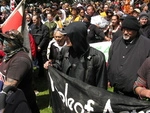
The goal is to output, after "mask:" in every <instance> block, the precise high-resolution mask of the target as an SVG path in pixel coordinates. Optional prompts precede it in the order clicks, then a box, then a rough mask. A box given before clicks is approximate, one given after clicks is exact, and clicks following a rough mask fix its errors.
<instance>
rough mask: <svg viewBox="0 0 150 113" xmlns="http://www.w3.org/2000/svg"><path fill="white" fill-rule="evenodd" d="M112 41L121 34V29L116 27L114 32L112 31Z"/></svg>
mask: <svg viewBox="0 0 150 113" xmlns="http://www.w3.org/2000/svg"><path fill="white" fill-rule="evenodd" d="M112 36H113V38H112V40H111V41H112V42H114V41H115V40H116V39H117V38H118V37H120V36H122V31H121V29H118V30H117V31H116V32H114V33H112Z"/></svg>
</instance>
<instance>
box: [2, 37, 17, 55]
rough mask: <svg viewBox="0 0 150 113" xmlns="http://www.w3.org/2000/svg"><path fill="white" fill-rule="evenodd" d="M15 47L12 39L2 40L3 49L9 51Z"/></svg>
mask: <svg viewBox="0 0 150 113" xmlns="http://www.w3.org/2000/svg"><path fill="white" fill-rule="evenodd" d="M15 49H17V46H16V44H15V43H14V42H13V41H12V40H4V42H3V51H4V52H6V53H10V52H11V51H13V50H15Z"/></svg>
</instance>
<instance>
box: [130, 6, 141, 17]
mask: <svg viewBox="0 0 150 113" xmlns="http://www.w3.org/2000/svg"><path fill="white" fill-rule="evenodd" d="M140 13H141V11H140V9H138V8H135V9H134V10H133V11H132V16H134V17H136V18H137V19H138V18H139V15H140Z"/></svg>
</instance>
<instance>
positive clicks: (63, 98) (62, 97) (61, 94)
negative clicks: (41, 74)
mask: <svg viewBox="0 0 150 113" xmlns="http://www.w3.org/2000/svg"><path fill="white" fill-rule="evenodd" d="M58 94H59V95H60V98H61V100H62V102H63V103H65V97H64V95H63V93H62V92H60V91H58Z"/></svg>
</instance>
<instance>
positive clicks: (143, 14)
mask: <svg viewBox="0 0 150 113" xmlns="http://www.w3.org/2000/svg"><path fill="white" fill-rule="evenodd" d="M141 18H146V19H148V18H149V17H148V14H147V13H146V12H142V13H141V14H140V16H139V19H141Z"/></svg>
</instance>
